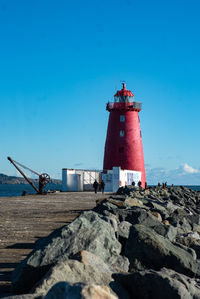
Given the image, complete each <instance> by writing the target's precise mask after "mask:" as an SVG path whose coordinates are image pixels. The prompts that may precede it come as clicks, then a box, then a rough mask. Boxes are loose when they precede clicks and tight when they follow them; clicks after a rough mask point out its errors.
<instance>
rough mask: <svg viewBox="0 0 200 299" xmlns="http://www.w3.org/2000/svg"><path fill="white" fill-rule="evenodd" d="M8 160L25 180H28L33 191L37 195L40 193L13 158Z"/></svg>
mask: <svg viewBox="0 0 200 299" xmlns="http://www.w3.org/2000/svg"><path fill="white" fill-rule="evenodd" d="M7 159H8V160H9V161H10V162H11V163H12V164H13V165H14V166H15V168H16V169H17V170H18V171H19V173H21V175H22V176H23V177H24V178H25V180H27V182H28V183H29V184H30V185H31V186H32V187H33V189H34V190H35V191H36V192H37V193H40V191H39V190H38V189H37V188H36V187H35V185H34V184H33V183H32V182H31V180H29V178H28V177H27V176H26V175H25V173H24V172H23V171H22V170H21V169H20V168H19V167H18V166H17V165H16V164H15V162H14V161H13V159H11V157H8V158H7Z"/></svg>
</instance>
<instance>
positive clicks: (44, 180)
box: [7, 157, 50, 194]
mask: <svg viewBox="0 0 200 299" xmlns="http://www.w3.org/2000/svg"><path fill="white" fill-rule="evenodd" d="M7 158H8V160H9V161H10V162H11V163H12V164H13V165H14V166H15V168H16V169H17V170H18V171H19V173H21V175H22V176H23V177H24V178H25V179H26V180H27V182H28V183H29V184H30V185H31V186H32V187H33V189H34V190H35V191H36V192H37V193H38V194H44V192H43V188H44V187H45V186H46V185H47V184H48V183H49V182H50V176H49V175H48V174H47V173H42V174H39V173H37V172H36V171H34V170H32V169H30V168H28V167H26V166H25V165H23V164H21V163H19V162H17V161H15V160H13V159H12V158H11V157H7ZM17 164H18V165H19V166H21V167H22V168H24V169H27V170H29V171H30V172H32V173H34V174H36V175H38V177H39V188H37V187H36V186H35V185H34V184H33V182H31V180H30V179H29V178H28V177H27V176H26V175H25V173H24V172H23V171H22V170H21V169H20V168H19V167H18V166H17Z"/></svg>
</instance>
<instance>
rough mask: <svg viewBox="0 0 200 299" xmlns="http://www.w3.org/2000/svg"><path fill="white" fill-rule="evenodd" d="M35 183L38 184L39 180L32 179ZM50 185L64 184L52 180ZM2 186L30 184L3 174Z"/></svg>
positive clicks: (19, 178)
mask: <svg viewBox="0 0 200 299" xmlns="http://www.w3.org/2000/svg"><path fill="white" fill-rule="evenodd" d="M30 180H31V181H32V182H33V183H38V180H37V179H30ZM50 183H54V184H59V185H61V184H62V181H61V180H57V179H51V181H50ZM0 184H28V182H27V181H26V180H25V179H24V178H22V177H17V176H9V175H6V174H3V173H0Z"/></svg>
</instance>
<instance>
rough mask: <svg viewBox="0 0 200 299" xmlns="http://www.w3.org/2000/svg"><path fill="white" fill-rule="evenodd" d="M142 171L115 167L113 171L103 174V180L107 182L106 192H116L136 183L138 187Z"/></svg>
mask: <svg viewBox="0 0 200 299" xmlns="http://www.w3.org/2000/svg"><path fill="white" fill-rule="evenodd" d="M141 177H142V173H141V171H135V170H126V169H124V170H122V169H121V168H120V167H113V169H112V170H107V173H102V180H103V181H104V182H105V192H116V191H117V190H118V188H119V187H121V186H127V185H132V183H133V182H135V185H136V186H137V184H138V182H139V181H141Z"/></svg>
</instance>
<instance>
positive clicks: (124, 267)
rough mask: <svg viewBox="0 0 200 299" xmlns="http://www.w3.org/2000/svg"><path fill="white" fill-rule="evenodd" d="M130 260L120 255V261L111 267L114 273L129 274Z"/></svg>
mask: <svg viewBox="0 0 200 299" xmlns="http://www.w3.org/2000/svg"><path fill="white" fill-rule="evenodd" d="M129 265H130V263H129V260H128V258H127V257H125V256H121V255H119V257H118V259H117V260H116V262H115V263H114V264H112V265H111V269H112V271H113V272H128V270H129Z"/></svg>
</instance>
